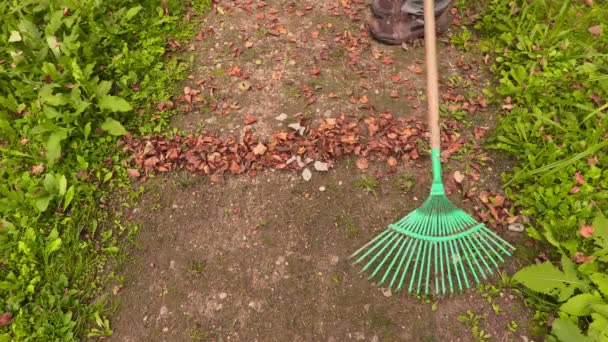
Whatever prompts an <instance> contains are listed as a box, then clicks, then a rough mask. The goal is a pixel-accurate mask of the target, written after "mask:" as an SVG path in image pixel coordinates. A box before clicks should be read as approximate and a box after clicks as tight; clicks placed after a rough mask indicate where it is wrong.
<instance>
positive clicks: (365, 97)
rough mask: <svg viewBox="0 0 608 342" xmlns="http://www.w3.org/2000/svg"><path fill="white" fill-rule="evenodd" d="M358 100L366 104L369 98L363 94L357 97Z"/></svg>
mask: <svg viewBox="0 0 608 342" xmlns="http://www.w3.org/2000/svg"><path fill="white" fill-rule="evenodd" d="M359 102H361V103H363V104H368V103H369V99H368V98H367V96H366V95H363V96H361V97H360V98H359Z"/></svg>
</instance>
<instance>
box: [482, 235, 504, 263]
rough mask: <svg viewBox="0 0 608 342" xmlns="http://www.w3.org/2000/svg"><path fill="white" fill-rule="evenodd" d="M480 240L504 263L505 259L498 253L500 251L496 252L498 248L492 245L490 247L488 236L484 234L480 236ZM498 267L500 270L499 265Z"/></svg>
mask: <svg viewBox="0 0 608 342" xmlns="http://www.w3.org/2000/svg"><path fill="white" fill-rule="evenodd" d="M479 240H480V241H481V242H482V243H483V244H484V245H485V246H486V247H487V248H488V249H489V250H490V251H491V252H492V253H494V255H495V256H496V257H497V258H498V260H500V261H501V262H504V261H505V259H503V257H502V255H500V253H498V251H497V250H496V248H495V247H494V246H492V245H490V243H489V242H488V237H487V235H486V234H484V233H482V234H479ZM496 267H497V268H498V265H496Z"/></svg>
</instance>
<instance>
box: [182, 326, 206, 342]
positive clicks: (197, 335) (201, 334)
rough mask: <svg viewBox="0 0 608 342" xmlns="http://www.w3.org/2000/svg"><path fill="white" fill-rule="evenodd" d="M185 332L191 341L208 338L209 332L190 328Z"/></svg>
mask: <svg viewBox="0 0 608 342" xmlns="http://www.w3.org/2000/svg"><path fill="white" fill-rule="evenodd" d="M187 334H188V338H189V339H191V340H192V341H204V340H206V339H208V338H209V332H208V331H205V330H198V329H190V330H188V332H187Z"/></svg>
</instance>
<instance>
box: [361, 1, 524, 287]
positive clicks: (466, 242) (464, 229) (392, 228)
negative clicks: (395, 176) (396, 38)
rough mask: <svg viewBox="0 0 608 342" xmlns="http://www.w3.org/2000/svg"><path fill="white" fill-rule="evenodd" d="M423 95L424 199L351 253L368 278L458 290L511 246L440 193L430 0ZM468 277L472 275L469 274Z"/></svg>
mask: <svg viewBox="0 0 608 342" xmlns="http://www.w3.org/2000/svg"><path fill="white" fill-rule="evenodd" d="M424 21H425V27H424V30H425V35H424V37H425V38H424V39H425V49H426V64H427V95H428V107H429V126H430V130H431V139H430V140H431V162H432V168H433V183H432V186H431V192H430V196H429V197H428V199H427V200H426V201H425V202H424V203H423V204H422V206H420V207H419V208H418V209H416V210H414V211H413V212H411V213H410V214H408V215H407V216H405V217H404V218H402V219H401V220H400V221H398V222H396V223H393V224H390V225H389V226H388V229H385V230H384V231H383V232H382V233H380V234H378V235H377V236H376V237H375V238H374V239H372V240H371V241H370V242H368V243H367V244H365V245H364V246H363V247H361V248H360V249H359V250H357V251H356V252H355V253H353V254H352V255H351V258H356V260H355V262H354V263H355V264H359V263H362V264H363V263H364V266H363V268H362V270H361V272H365V271H368V270H371V274H370V276H369V279H372V278H374V277H380V279H379V281H378V283H377V285H378V286H381V285H383V284H385V283H387V282H388V287H389V288H393V287H395V286H396V287H397V290H401V289H403V287H404V285H406V286H407V291H408V292H410V293H416V294H423V293H424V294H425V295H428V294H429V293H431V292H432V293H434V294H443V295H445V294H446V292H448V291H449V293H454V292H455V290H456V289H457V290H458V292H462V291H463V290H464V289H467V288H469V287H470V286H471V283H472V281H473V280H474V281H475V283H476V284H479V283H480V282H481V281H483V280H486V279H488V277H490V276H491V275H492V274H493V273H494V269H496V270H498V265H499V262H504V258H503V255H504V256H510V255H511V251H512V250H513V249H514V248H513V246H511V245H510V244H509V243H508V242H507V241H505V240H504V239H502V238H501V237H499V236H498V235H496V233H494V232H493V231H492V230H490V229H489V228H488V227H486V226H485V225H484V224H483V223H478V222H476V220H475V219H474V218H472V217H471V216H469V215H468V214H467V213H465V212H464V211H463V210H461V209H459V208H457V207H456V206H455V205H454V204H452V202H451V201H450V200H449V199H448V198H447V197H446V194H445V189H444V186H443V182H442V180H441V157H440V155H441V153H440V142H441V138H440V132H439V85H438V80H437V57H436V46H435V44H436V43H435V40H436V39H435V15H434V3H433V0H424ZM471 278H472V279H471Z"/></svg>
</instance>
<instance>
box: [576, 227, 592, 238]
mask: <svg viewBox="0 0 608 342" xmlns="http://www.w3.org/2000/svg"><path fill="white" fill-rule="evenodd" d="M594 232H595V228H594V227H593V226H592V225H589V224H584V225H582V226H581V229H580V230H579V233H581V235H582V236H583V237H584V238H587V239H588V238H589V237H591V235H592V234H593V233H594Z"/></svg>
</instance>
